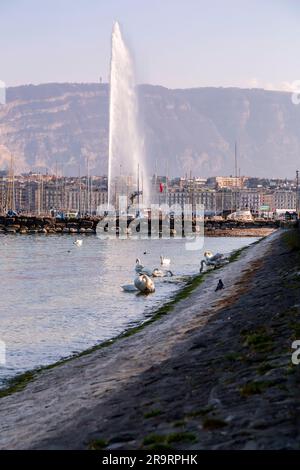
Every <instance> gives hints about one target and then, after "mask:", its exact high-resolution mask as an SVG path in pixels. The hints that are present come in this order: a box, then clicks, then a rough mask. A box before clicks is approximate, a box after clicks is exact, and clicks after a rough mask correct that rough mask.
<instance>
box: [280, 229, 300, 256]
mask: <svg viewBox="0 0 300 470" xmlns="http://www.w3.org/2000/svg"><path fill="white" fill-rule="evenodd" d="M283 240H284V242H285V243H286V245H287V246H288V248H289V249H290V250H293V251H298V252H300V232H299V230H296V229H294V230H292V229H291V230H287V231H286V233H284V235H283Z"/></svg>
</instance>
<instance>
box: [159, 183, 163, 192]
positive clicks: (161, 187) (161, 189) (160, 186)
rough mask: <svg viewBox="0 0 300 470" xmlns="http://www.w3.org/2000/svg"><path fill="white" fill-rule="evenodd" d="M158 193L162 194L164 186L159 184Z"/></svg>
mask: <svg viewBox="0 0 300 470" xmlns="http://www.w3.org/2000/svg"><path fill="white" fill-rule="evenodd" d="M159 192H160V193H163V192H164V185H163V184H162V183H160V185H159Z"/></svg>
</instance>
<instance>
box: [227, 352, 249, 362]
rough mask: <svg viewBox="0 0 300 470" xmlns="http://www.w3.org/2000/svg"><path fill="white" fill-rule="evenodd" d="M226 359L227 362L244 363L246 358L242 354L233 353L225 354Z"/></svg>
mask: <svg viewBox="0 0 300 470" xmlns="http://www.w3.org/2000/svg"><path fill="white" fill-rule="evenodd" d="M224 359H226V360H227V361H231V362H235V361H242V360H243V359H244V358H243V356H242V355H241V354H240V353H237V352H232V353H228V354H225V356H224Z"/></svg>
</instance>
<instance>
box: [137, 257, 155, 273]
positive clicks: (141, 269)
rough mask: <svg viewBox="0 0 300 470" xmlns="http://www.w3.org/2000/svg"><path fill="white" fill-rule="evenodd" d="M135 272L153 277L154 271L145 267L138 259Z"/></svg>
mask: <svg viewBox="0 0 300 470" xmlns="http://www.w3.org/2000/svg"><path fill="white" fill-rule="evenodd" d="M135 272H136V273H138V274H146V275H147V276H152V269H149V268H145V266H143V265H142V264H141V261H140V259H139V258H137V259H136V265H135Z"/></svg>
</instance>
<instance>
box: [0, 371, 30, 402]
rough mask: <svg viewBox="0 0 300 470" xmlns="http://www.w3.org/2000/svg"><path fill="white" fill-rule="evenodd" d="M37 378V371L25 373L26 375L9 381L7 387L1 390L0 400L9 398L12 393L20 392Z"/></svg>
mask: <svg viewBox="0 0 300 470" xmlns="http://www.w3.org/2000/svg"><path fill="white" fill-rule="evenodd" d="M35 376H36V371H30V372H24V374H20V375H17V376H16V377H14V378H13V379H10V380H8V381H7V386H6V388H4V389H3V390H0V398H3V397H7V396H8V395H11V394H12V393H16V392H20V391H21V390H23V389H24V388H25V387H26V385H27V384H28V383H29V382H31V380H33V379H34V378H35Z"/></svg>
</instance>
